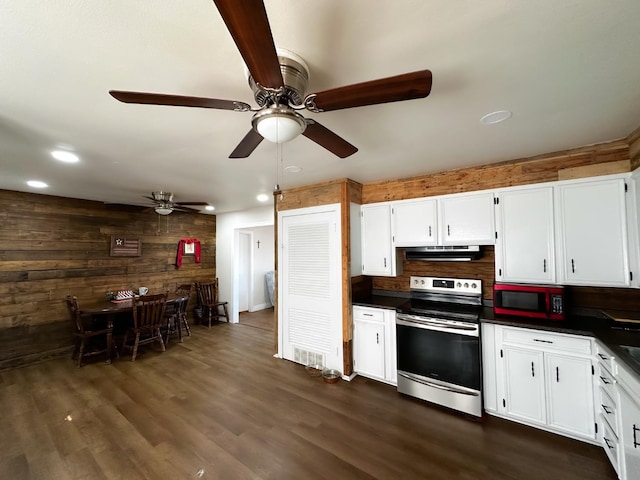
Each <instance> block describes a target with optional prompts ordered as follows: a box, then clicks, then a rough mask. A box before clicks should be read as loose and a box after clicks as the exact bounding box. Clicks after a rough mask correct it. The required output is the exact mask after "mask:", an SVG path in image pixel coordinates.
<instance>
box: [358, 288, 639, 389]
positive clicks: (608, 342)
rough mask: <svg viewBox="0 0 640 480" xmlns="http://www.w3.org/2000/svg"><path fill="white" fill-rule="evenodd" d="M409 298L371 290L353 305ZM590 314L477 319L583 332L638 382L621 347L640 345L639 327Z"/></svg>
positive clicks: (633, 362) (632, 361)
mask: <svg viewBox="0 0 640 480" xmlns="http://www.w3.org/2000/svg"><path fill="white" fill-rule="evenodd" d="M408 299H409V292H387V291H380V290H378V291H376V290H374V291H373V293H372V295H369V296H365V297H359V298H357V299H356V298H354V299H353V300H352V303H353V305H361V306H365V307H374V308H388V309H393V310H395V309H396V308H397V307H399V306H400V305H402V304H403V303H405V302H406V301H407V300H408ZM590 313H594V314H595V315H597V316H593V315H570V316H569V317H568V318H567V319H566V320H563V321H556V320H535V319H528V318H521V317H508V316H496V315H494V313H493V308H491V307H485V308H483V310H482V314H481V318H480V321H481V322H483V323H493V324H496V325H504V326H510V327H520V328H533V329H536V330H547V331H549V332H556V333H568V334H571V335H585V336H588V337H593V338H595V339H597V340H598V341H599V342H600V343H602V344H603V345H604V346H605V347H606V348H607V349H609V350H610V351H611V353H612V354H613V355H614V356H615V357H616V359H617V360H619V361H621V362H623V363H624V364H625V365H626V366H627V367H629V369H630V370H632V371H633V372H634V373H635V374H636V375H637V378H638V381H640V360H638V359H636V358H634V357H633V356H631V354H630V353H629V352H628V351H626V350H625V349H624V348H622V346H623V345H626V346H631V347H639V348H640V329H638V330H632V329H623V328H620V327H617V326H615V322H614V321H613V320H611V319H610V318H609V317H607V315H605V314H604V313H602V312H590Z"/></svg>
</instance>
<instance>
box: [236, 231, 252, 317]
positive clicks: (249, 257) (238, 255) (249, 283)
mask: <svg viewBox="0 0 640 480" xmlns="http://www.w3.org/2000/svg"><path fill="white" fill-rule="evenodd" d="M235 233H236V235H237V245H238V248H236V258H235V259H234V263H235V265H236V267H237V268H236V269H235V271H236V272H237V276H238V283H237V287H238V288H237V289H236V292H237V296H238V303H237V309H236V310H237V312H238V319H239V316H240V291H241V290H242V288H241V285H240V277H241V273H242V272H241V271H240V270H241V269H240V264H241V261H240V260H241V259H242V256H243V254H245V253H246V254H247V258H246V259H245V260H246V262H247V267H248V268H247V270H248V272H247V279H246V280H247V285H245V286H246V288H247V311H249V312H253V311H254V306H255V305H254V303H253V294H254V289H253V276H254V274H255V270H254V256H253V248H252V247H253V231H251V230H246V229H244V228H240V229H237V230H236V232H235ZM242 236H247V237H249V243H248V246H249V248H248V251H247V252H244V251H243V249H242V248H241V246H242V244H241V242H240V239H241V237H242Z"/></svg>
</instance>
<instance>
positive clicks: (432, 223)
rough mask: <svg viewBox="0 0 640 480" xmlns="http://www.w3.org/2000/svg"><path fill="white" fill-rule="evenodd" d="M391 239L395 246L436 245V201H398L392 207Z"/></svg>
mask: <svg viewBox="0 0 640 480" xmlns="http://www.w3.org/2000/svg"><path fill="white" fill-rule="evenodd" d="M392 217H393V240H394V243H395V245H396V246H397V247H422V246H427V245H436V243H437V239H438V236H437V232H436V201H435V200H417V201H415V202H399V203H395V204H394V205H393V207H392Z"/></svg>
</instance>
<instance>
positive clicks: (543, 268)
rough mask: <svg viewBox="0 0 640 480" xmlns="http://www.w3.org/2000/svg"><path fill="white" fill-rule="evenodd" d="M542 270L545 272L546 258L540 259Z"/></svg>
mask: <svg viewBox="0 0 640 480" xmlns="http://www.w3.org/2000/svg"><path fill="white" fill-rule="evenodd" d="M542 271H543V272H544V273H547V259H546V258H545V259H543V260H542Z"/></svg>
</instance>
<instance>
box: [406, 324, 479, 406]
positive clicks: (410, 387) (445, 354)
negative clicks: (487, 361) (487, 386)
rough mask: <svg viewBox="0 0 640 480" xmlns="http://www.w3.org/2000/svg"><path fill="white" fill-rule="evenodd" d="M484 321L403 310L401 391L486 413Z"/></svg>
mask: <svg viewBox="0 0 640 480" xmlns="http://www.w3.org/2000/svg"><path fill="white" fill-rule="evenodd" d="M478 332H479V326H478V325H477V324H469V323H463V322H449V321H444V322H441V321H440V320H436V319H432V318H428V317H421V316H416V315H406V314H397V316H396V341H397V355H398V391H399V392H400V393H405V394H407V395H412V396H414V397H418V398H421V399H423V400H427V401H431V402H434V403H438V404H440V405H444V406H447V407H450V408H454V409H456V410H461V411H464V412H466V413H470V414H472V415H476V416H481V412H482V398H481V383H482V377H481V373H480V342H479V333H478Z"/></svg>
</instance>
